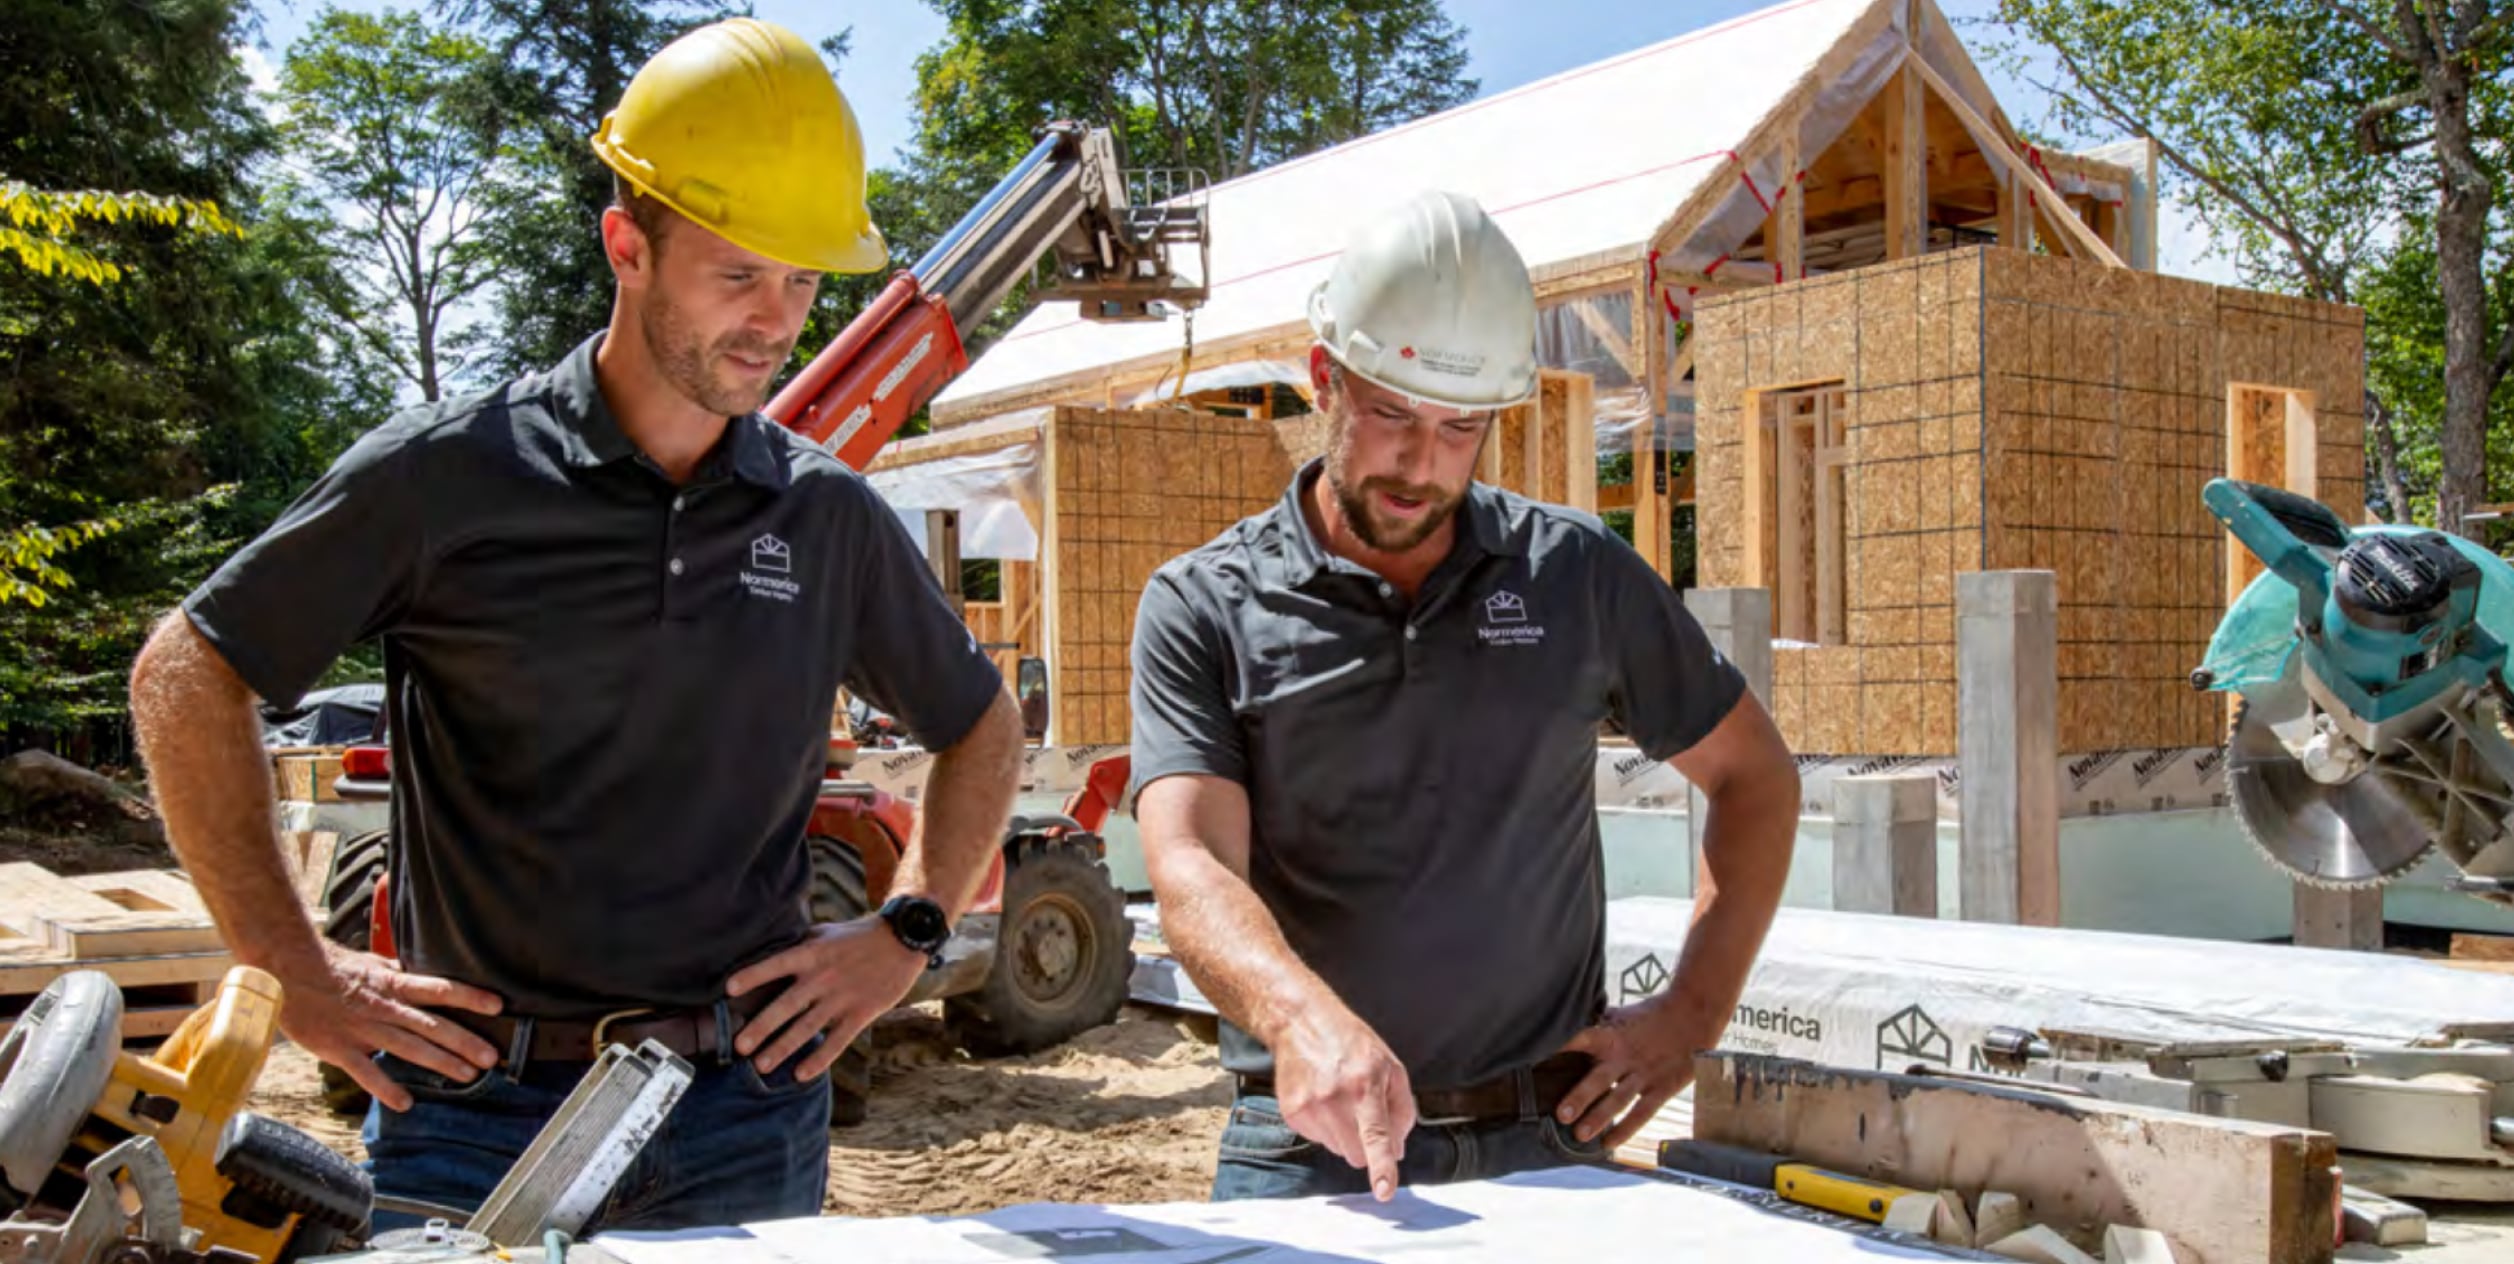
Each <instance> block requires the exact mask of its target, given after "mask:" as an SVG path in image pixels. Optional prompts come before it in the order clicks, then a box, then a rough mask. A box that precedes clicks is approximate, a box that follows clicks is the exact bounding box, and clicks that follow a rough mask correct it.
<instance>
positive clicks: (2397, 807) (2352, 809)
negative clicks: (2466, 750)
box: [2226, 685, 2435, 890]
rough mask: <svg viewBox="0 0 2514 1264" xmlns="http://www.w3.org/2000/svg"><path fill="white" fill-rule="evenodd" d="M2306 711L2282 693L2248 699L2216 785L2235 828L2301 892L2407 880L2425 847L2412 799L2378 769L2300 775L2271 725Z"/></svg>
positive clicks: (2299, 696) (2301, 697)
mask: <svg viewBox="0 0 2514 1264" xmlns="http://www.w3.org/2000/svg"><path fill="white" fill-rule="evenodd" d="M2309 706H2311V703H2310V702H2309V701H2307V700H2306V697H2305V693H2304V691H2303V690H2302V689H2299V688H2295V687H2293V686H2292V685H2289V686H2287V687H2284V688H2281V689H2278V690H2273V691H2267V692H2265V693H2263V694H2258V695H2248V696H2246V697H2245V698H2244V700H2243V702H2242V704H2241V705H2240V706H2239V707H2238V708H2237V709H2236V712H2235V723H2234V728H2233V731H2232V732H2231V733H2230V734H2229V735H2228V737H2227V741H2226V785H2227V789H2228V791H2229V792H2230V793H2231V797H2232V798H2233V800H2234V805H2235V822H2236V824H2238V825H2239V826H2241V827H2242V829H2243V834H2244V837H2245V838H2248V839H2250V840H2251V841H2252V845H2253V847H2255V848H2256V849H2258V850H2259V851H2260V853H2261V854H2262V855H2263V856H2266V857H2268V858H2269V861H2270V863H2271V864H2273V865H2276V866H2278V867H2279V868H2280V869H2282V870H2285V871H2286V872H2287V874H2288V875H2289V876H2291V877H2293V878H2294V879H2296V880H2297V881H2298V882H2302V883H2305V884H2307V885H2309V886H2317V887H2334V888H2340V889H2347V890H2355V889H2363V888H2367V887H2376V886H2381V885H2382V884H2384V883H2386V882H2389V881H2391V880H2392V879H2394V878H2397V877H2399V876H2401V875H2402V874H2404V873H2407V872H2409V870H2410V869H2411V868H2413V867H2414V866H2416V865H2417V863H2418V862H2419V861H2420V860H2421V859H2423V858H2424V857H2425V856H2426V854H2427V852H2428V851H2429V850H2431V849H2433V847H2434V846H2435V837H2434V835H2433V834H2432V833H2430V832H2429V831H2428V829H2427V827H2426V825H2425V823H2424V819H2425V815H2426V814H2424V813H2421V812H2420V811H2419V810H2418V809H2417V808H2416V807H2413V806H2412V805H2411V804H2410V803H2409V802H2408V800H2407V796H2409V795H2414V794H2417V793H2419V792H2420V791H2419V790H2418V789H2417V788H2415V787H2413V786H2409V785H2406V784H2404V783H2402V782H2401V781H2399V780H2397V779H2396V778H2393V777H2391V776H2389V775H2387V774H2385V773H2384V772H2383V770H2382V768H2381V767H2380V766H2379V765H2378V766H2376V767H2373V768H2369V769H2368V770H2367V771H2365V772H2363V773H2361V774H2359V775H2358V776H2357V777H2355V778H2354V779H2352V780H2349V781H2345V782H2341V783H2339V784H2337V785H2329V784H2325V783H2323V782H2319V781H2315V780H2314V779H2313V778H2312V777H2310V776H2308V775H2306V773H2305V770H2304V766H2303V765H2302V764H2299V763H2298V762H2296V758H2295V756H2294V755H2292V754H2290V753H2289V752H2288V750H2287V747H2286V745H2285V744H2284V743H2282V742H2280V741H2279V740H2278V735H2277V734H2276V733H2274V732H2272V731H2271V726H2272V725H2274V724H2283V723H2286V722H2287V721H2289V720H2290V719H2294V718H2296V717H2298V716H2300V715H2301V714H2302V713H2303V711H2304V709H2305V708H2307V707H2309Z"/></svg>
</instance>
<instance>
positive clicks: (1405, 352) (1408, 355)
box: [1397, 347, 1414, 360]
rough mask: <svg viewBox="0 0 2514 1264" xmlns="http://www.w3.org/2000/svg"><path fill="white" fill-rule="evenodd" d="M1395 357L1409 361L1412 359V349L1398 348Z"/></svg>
mask: <svg viewBox="0 0 2514 1264" xmlns="http://www.w3.org/2000/svg"><path fill="white" fill-rule="evenodd" d="M1397 355H1398V356H1400V357H1402V358H1404V359H1408V360H1411V359H1413V358H1414V348H1412V347H1399V348H1397Z"/></svg>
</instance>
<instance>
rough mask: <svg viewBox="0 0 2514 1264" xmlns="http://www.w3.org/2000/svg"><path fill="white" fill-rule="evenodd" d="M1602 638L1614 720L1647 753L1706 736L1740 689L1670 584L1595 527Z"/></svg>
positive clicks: (1671, 750)
mask: <svg viewBox="0 0 2514 1264" xmlns="http://www.w3.org/2000/svg"><path fill="white" fill-rule="evenodd" d="M1599 534H1600V535H1601V536H1602V537H1603V540H1602V543H1601V544H1600V546H1599V549H1600V559H1599V563H1598V565H1599V571H1600V574H1599V582H1600V583H1601V584H1602V586H1603V589H1602V591H1601V593H1600V600H1601V602H1602V605H1603V610H1604V614H1605V627H1604V635H1603V637H1602V638H1601V639H1602V641H1603V644H1604V647H1605V653H1606V656H1607V667H1608V675H1609V678H1610V679H1611V680H1612V681H1613V695H1612V698H1611V699H1610V703H1609V705H1610V707H1611V709H1612V712H1613V716H1614V719H1615V722H1616V725H1617V727H1619V728H1620V729H1622V730H1623V732H1624V734H1625V735H1626V736H1628V737H1630V738H1631V739H1632V741H1633V744H1634V745H1636V746H1638V747H1640V748H1641V751H1642V753H1643V754H1645V755H1648V756H1649V757H1650V758H1652V759H1668V758H1672V757H1674V756H1676V755H1680V754H1682V753H1684V752H1685V751H1686V750H1687V749H1688V748H1690V747H1692V746H1693V744H1694V743H1696V742H1699V741H1701V740H1702V739H1703V738H1705V737H1708V736H1710V734H1711V730H1713V729H1715V728H1718V727H1719V724H1720V721H1722V720H1725V719H1727V718H1728V713H1729V712H1730V711H1731V710H1733V709H1735V708H1736V706H1737V700H1738V699H1739V698H1741V697H1743V696H1744V695H1745V692H1746V678H1745V676H1744V674H1743V673H1741V672H1739V671H1738V670H1737V666H1736V664H1734V663H1731V662H1729V661H1728V659H1727V657H1726V656H1724V655H1722V654H1721V653H1720V652H1719V651H1718V650H1716V649H1713V648H1712V647H1711V640H1710V638H1709V637H1708V636H1706V635H1704V634H1703V631H1702V624H1701V623H1700V621H1698V620H1696V619H1695V618H1694V617H1693V612H1692V611H1690V610H1687V609H1685V603H1684V601H1683V600H1682V599H1681V598H1680V597H1679V596H1678V595H1677V592H1676V589H1675V588H1673V587H1672V586H1670V585H1669V584H1668V582H1667V581H1666V580H1663V579H1661V578H1659V576H1658V572H1656V571H1654V570H1651V569H1650V564H1649V563H1648V562H1647V561H1644V560H1643V559H1642V557H1641V555H1640V554H1639V553H1636V552H1634V551H1633V548H1632V546H1631V545H1629V544H1626V543H1624V541H1623V540H1622V538H1621V537H1618V536H1615V535H1613V534H1612V533H1609V532H1600V533H1599Z"/></svg>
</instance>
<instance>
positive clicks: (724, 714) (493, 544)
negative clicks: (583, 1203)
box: [184, 337, 1003, 1016]
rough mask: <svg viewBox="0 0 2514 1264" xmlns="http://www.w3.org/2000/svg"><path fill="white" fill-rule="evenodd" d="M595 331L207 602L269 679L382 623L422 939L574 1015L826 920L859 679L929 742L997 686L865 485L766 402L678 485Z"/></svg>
mask: <svg viewBox="0 0 2514 1264" xmlns="http://www.w3.org/2000/svg"><path fill="white" fill-rule="evenodd" d="M599 344H600V338H599V337H596V338H595V339H593V340H591V341H588V342H586V343H585V344H584V345H583V346H581V347H578V348H577V349H576V351H575V352H574V353H573V354H571V355H570V356H568V358H567V359H566V360H565V361H564V362H563V363H561V364H559V365H558V366H557V367H555V368H553V369H551V370H549V371H548V372H546V373H539V374H534V375H530V376H527V377H523V378H520V379H517V380H516V381H513V382H510V383H507V384H506V385H504V386H500V387H498V388H496V389H494V390H490V391H488V392H486V393H483V394H478V395H473V396H469V397H465V398H461V399H456V400H451V401H447V402H444V403H440V404H436V405H430V406H427V407H422V408H417V409H413V410H411V411H409V412H405V413H403V414H401V415H399V416H397V417H395V418H393V419H392V420H391V421H389V422H387V423H385V424H384V425H382V426H379V427H377V428H376V429H375V430H374V431H372V432H370V433H369V434H367V435H366V436H365V437H364V438H361V439H360V440H359V441H358V442H357V444H355V445H354V446H352V447H351V448H350V450H349V451H348V452H347V453H346V454H344V455H343V456H342V457H341V458H340V460H339V462H338V463H337V464H335V465H334V466H333V467H332V468H331V470H330V471H329V472H328V473H326V474H325V475H324V476H323V478H322V479H321V480H320V481H319V482H317V483H316V484H315V485H314V486H313V488H311V489H310V490H308V491H307V492H306V494H305V495H304V497H303V498H302V499H300V500H298V501H297V503H296V504H295V505H293V506H291V507H290V508H289V509H288V511H287V512H286V513H285V514H283V515H282V516H281V517H280V519H279V521H278V522H277V523H276V524H274V525H273V526H272V527H271V529H270V530H269V531H268V532H266V533H265V534H264V535H263V536H262V537H261V538H260V539H257V540H255V541H254V542H252V543H251V544H249V545H247V546H245V547H244V549H242V550H241V551H239V552H238V553H237V554H236V555H235V556H234V557H232V558H230V559H228V561H227V563H226V565H224V566H222V567H220V568H219V570H218V572H217V573H216V574H215V575H212V576H211V577H210V579H209V581H208V582H207V583H205V584H203V585H202V586H201V587H200V589H199V590H198V591H196V592H194V593H193V594H192V595H191V597H190V598H189V599H188V600H187V601H185V603H184V610H185V612H186V613H187V614H189V615H190V616H191V619H192V623H193V626H194V627H196V628H198V629H200V632H201V634H202V635H203V636H205V637H207V638H208V639H209V641H210V643H211V644H212V645H215V646H216V647H217V648H218V651H219V653H220V654H222V655H223V656H224V657H225V658H226V660H227V661H228V663H229V664H230V665H232V666H233V667H234V668H235V670H236V672H237V673H238V674H239V675H241V676H242V677H243V678H244V681H245V683H246V684H248V685H250V686H252V688H253V690H254V692H256V693H258V694H260V695H261V696H262V697H263V698H264V699H266V700H268V701H271V702H276V703H281V704H286V703H290V702H293V701H294V700H295V699H296V698H297V697H298V696H299V695H300V694H302V693H303V692H304V691H305V690H306V689H307V688H308V687H309V686H310V685H312V684H313V683H314V681H315V680H316V679H317V678H318V677H319V676H320V675H321V674H322V673H323V672H324V671H325V669H326V668H327V667H328V666H329V665H330V664H331V662H332V661H333V660H334V659H335V658H337V657H338V656H339V655H340V653H341V651H343V650H344V649H346V648H348V647H349V646H351V645H353V644H355V643H357V642H359V641H362V640H365V639H366V638H368V637H381V638H382V639H383V645H384V666H385V675H386V680H387V685H388V688H387V707H388V709H389V713H390V723H391V728H392V741H393V748H394V750H393V757H394V765H393V772H394V796H393V828H394V839H395V842H394V848H393V870H392V872H393V879H394V889H393V910H392V911H393V933H394V937H395V939H396V941H397V944H398V947H399V949H400V952H401V959H402V961H403V964H404V965H405V966H407V967H408V968H410V969H412V970H415V971H420V972H424V973H428V974H438V975H445V976H450V977H452V978H456V979H460V980H462V981H464V982H468V983H473V984H476V985H478V986H481V987H484V988H487V989H489V990H491V991H494V992H497V993H498V994H500V995H501V996H504V997H505V998H506V1000H507V1005H508V1008H509V1011H510V1012H514V1013H527V1014H538V1015H544V1016H581V1015H585V1014H591V1013H598V1012H602V1011H606V1010H611V1009H617V1008H621V1007H623V1006H627V1005H669V1006H683V1005H699V1004H705V1003H708V1002H710V1001H712V1000H713V999H714V998H716V997H717V996H720V995H721V994H722V992H721V990H720V989H721V986H722V983H723V980H724V977H725V976H726V975H727V974H728V973H730V972H731V971H732V970H733V969H735V968H736V967H738V966H740V965H742V964H744V963H745V962H747V961H749V960H751V959H753V958H756V957H758V956H761V955H763V954H765V953H767V952H769V951H772V950H773V949H775V948H777V947H779V946H781V945H783V944H786V943H789V942H792V941H793V940H795V939H796V938H798V937H799V936H800V935H801V934H802V932H803V930H804V929H805V926H806V922H805V917H804V899H805V887H806V881H807V878H808V876H809V867H808V864H807V861H806V857H805V851H804V848H803V846H802V840H803V837H804V830H805V827H806V823H807V821H808V819H809V817H810V814H811V810H812V803H813V799H814V795H815V793H816V791H817V790H818V787H819V785H820V779H821V774H822V769H823V766H824V761H825V759H826V755H827V749H828V748H827V743H828V737H829V718H830V711H831V708H832V705H833V704H834V702H835V700H836V695H837V691H838V687H839V685H840V684H841V683H842V682H843V683H844V684H845V685H846V686H847V687H848V688H850V689H852V690H854V691H856V692H858V693H860V694H862V695H864V696H865V697H867V698H869V699H870V700H872V701H873V703H874V704H875V705H877V706H879V707H881V708H882V709H883V710H885V711H888V712H890V713H891V714H893V715H895V716H898V717H899V718H900V719H901V721H902V722H904V723H905V724H906V725H907V727H908V729H909V730H910V731H911V732H912V733H913V734H915V735H916V736H917V737H918V738H919V739H920V740H921V741H923V742H924V743H925V744H926V745H927V746H929V747H932V748H937V749H939V748H942V747H946V746H950V745H952V744H953V743H955V742H957V741H959V740H960V738H961V737H962V736H963V735H964V734H965V733H967V732H968V731H969V729H970V727H971V726H972V725H974V724H975V723H976V721H977V719H978V717H979V716H980V715H981V714H983V713H984V711H985V710H986V708H987V706H988V705H989V704H990V703H991V702H992V701H993V700H994V699H995V698H996V696H997V695H998V694H999V693H1000V692H1001V691H1002V689H1003V681H1002V679H1001V677H1000V675H999V673H998V672H997V671H996V669H995V668H994V667H993V665H991V664H990V663H989V662H988V661H987V659H986V658H985V657H984V656H983V655H982V654H980V653H979V652H978V649H977V646H976V645H975V644H974V643H973V641H972V640H971V638H970V636H969V633H968V630H967V629H966V628H965V627H964V626H963V625H962V624H961V622H960V621H959V620H958V619H957V618H955V617H954V616H953V614H952V612H951V609H950V607H949V606H947V605H946V604H945V603H944V601H943V598H942V594H941V590H940V588H939V586H938V585H936V584H935V582H934V580H933V578H932V576H931V573H930V572H929V571H928V570H927V568H926V565H925V563H924V561H923V559H922V558H921V557H920V556H919V554H918V551H917V549H916V547H915V545H914V544H913V543H911V541H910V540H909V538H908V535H907V532H906V531H905V530H904V529H903V528H902V527H901V526H900V524H899V520H898V519H897V518H896V517H895V516H894V515H892V514H891V512H890V511H889V510H888V509H887V508H886V507H885V506H884V505H883V503H882V502H881V500H880V498H879V497H877V496H876V495H875V494H874V493H873V491H872V489H871V488H870V487H869V486H868V485H867V484H866V483H865V481H864V480H863V479H862V478H860V477H859V476H858V475H857V474H856V473H855V472H854V471H852V470H849V469H847V468H845V467H844V466H841V465H840V464H838V462H836V461H835V460H832V459H831V458H830V457H829V456H827V455H826V454H824V453H822V452H821V451H819V450H818V449H816V448H814V447H812V446H811V445H809V444H808V443H805V442H804V441H802V440H801V439H799V438H797V437H795V436H794V435H793V434H791V433H790V432H789V431H787V430H785V429H784V428H782V427H780V426H777V425H776V424H774V423H772V422H770V421H768V420H767V419H765V418H762V417H760V416H757V415H752V416H747V417H740V418H736V419H734V420H733V421H732V422H730V423H729V424H728V425H727V427H726V429H725V436H724V438H723V440H722V441H721V442H719V443H718V444H717V445H716V447H715V448H714V449H713V450H712V451H710V452H709V453H708V454H707V456H706V457H705V459H704V460H703V461H702V462H701V463H700V466H699V468H698V470H697V472H696V474H695V475H694V476H693V477H692V478H691V480H690V481H689V482H688V483H687V484H685V485H683V486H679V487H676V486H674V485H673V484H672V482H671V480H670V479H668V478H667V477H665V476H664V474H663V473H662V471H661V470H660V469H659V468H658V467H657V466H655V465H654V464H653V463H652V462H651V461H650V460H649V459H648V458H647V457H646V456H645V455H644V454H643V453H641V452H639V451H638V450H637V448H636V447H635V446H634V445H633V444H631V443H630V442H629V440H628V438H627V436H625V435H623V434H622V433H621V431H620V429H619V426H618V425H617V424H616V423H615V422H614V421H613V419H612V414H611V411H610V409H609V408H608V407H607V406H606V405H605V403H604V401H603V397H602V392H601V390H600V388H599V387H598V385H597V384H596V381H595V378H594V352H595V349H596V348H597V346H598V345H599Z"/></svg>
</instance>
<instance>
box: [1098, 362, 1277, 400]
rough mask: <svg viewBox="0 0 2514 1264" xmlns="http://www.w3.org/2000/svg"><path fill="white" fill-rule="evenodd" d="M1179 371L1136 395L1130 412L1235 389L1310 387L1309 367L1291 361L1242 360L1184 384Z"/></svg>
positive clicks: (1190, 376)
mask: <svg viewBox="0 0 2514 1264" xmlns="http://www.w3.org/2000/svg"><path fill="white" fill-rule="evenodd" d="M1176 373H1177V370H1175V369H1173V370H1171V371H1170V372H1169V373H1164V374H1162V375H1161V380H1160V381H1158V382H1155V383H1153V384H1152V385H1151V386H1149V387H1146V388H1145V389H1143V390H1140V391H1137V392H1136V393H1135V395H1134V397H1133V398H1131V399H1129V400H1127V401H1126V406H1127V407H1128V408H1157V407H1159V406H1161V405H1162V404H1164V403H1167V402H1169V401H1170V400H1171V399H1174V398H1176V397H1178V396H1181V395H1196V394H1201V393H1203V392H1205V391H1222V390H1229V389H1230V388H1232V387H1234V386H1277V385H1281V386H1290V387H1295V388H1301V387H1306V386H1308V385H1309V366H1308V365H1305V364H1301V363H1298V362H1296V361H1292V360H1242V361H1240V362H1238V363H1236V364H1217V365H1215V366H1213V367H1212V368H1209V369H1198V370H1196V371H1195V372H1193V373H1190V374H1188V375H1187V380H1186V381H1185V382H1180V381H1179V380H1178V379H1177V377H1176Z"/></svg>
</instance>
